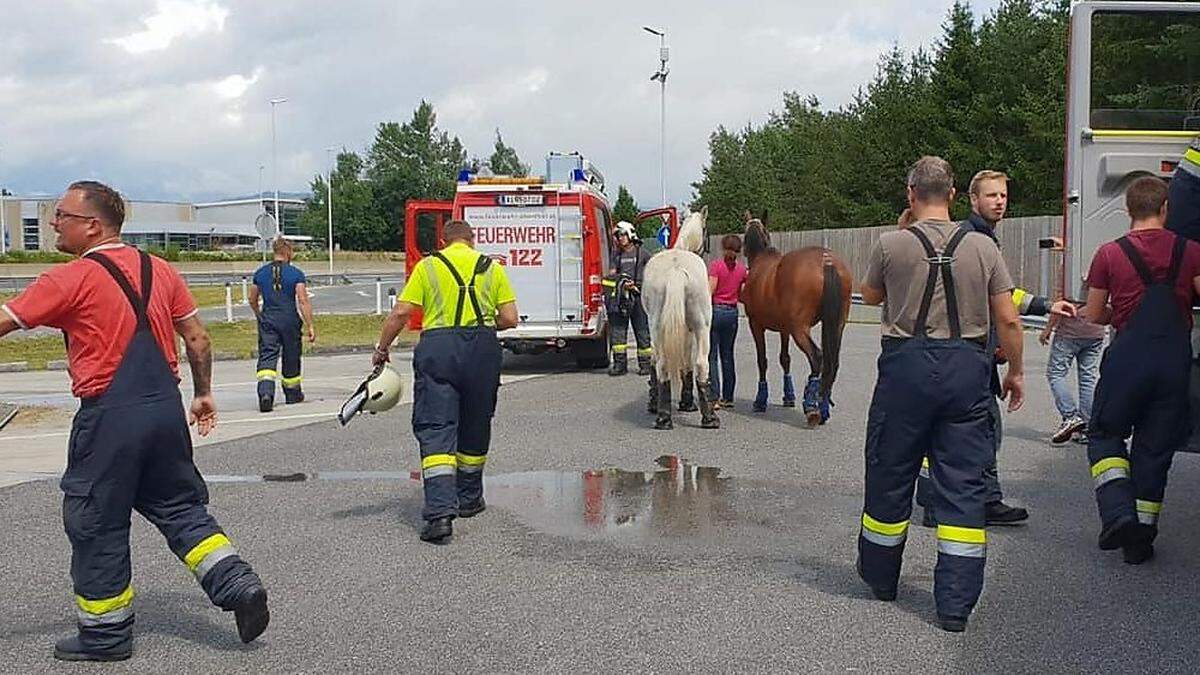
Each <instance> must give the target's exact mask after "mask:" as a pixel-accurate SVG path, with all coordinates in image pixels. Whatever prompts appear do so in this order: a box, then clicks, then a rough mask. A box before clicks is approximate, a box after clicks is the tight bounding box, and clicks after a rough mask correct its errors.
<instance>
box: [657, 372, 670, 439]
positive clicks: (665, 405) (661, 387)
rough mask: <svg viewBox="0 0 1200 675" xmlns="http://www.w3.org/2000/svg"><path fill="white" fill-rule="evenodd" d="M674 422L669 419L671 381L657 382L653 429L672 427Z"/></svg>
mask: <svg viewBox="0 0 1200 675" xmlns="http://www.w3.org/2000/svg"><path fill="white" fill-rule="evenodd" d="M674 427H675V423H674V422H672V421H671V381H670V380H665V381H662V382H659V383H658V416H657V417H656V418H655V419H654V428H655V429H672V428H674Z"/></svg>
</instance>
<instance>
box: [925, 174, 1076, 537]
mask: <svg viewBox="0 0 1200 675" xmlns="http://www.w3.org/2000/svg"><path fill="white" fill-rule="evenodd" d="M968 192H969V196H970V199H971V215H970V217H968V218H967V220H965V221H963V222H962V223H961V225H962V226H963V227H966V228H969V229H971V230H972V231H975V232H979V233H981V234H985V235H987V236H988V238H990V239H991V240H992V241H993V242H995V243H996V245H997V246H999V245H1000V239H999V238H998V237H997V236H996V227H997V226H998V225H999V224H1000V221H1001V220H1002V219H1003V218H1004V214H1005V212H1006V211H1007V210H1008V176H1007V175H1005V174H1004V173H1002V172H1000V171H991V170H984V171H980V172H978V173H976V174H975V176H974V177H972V178H971V183H970V187H969V189H968ZM902 220H903V216H902ZM1012 300H1013V304H1014V305H1015V306H1016V308H1017V311H1018V312H1019V313H1020V314H1022V315H1026V316H1029V315H1032V316H1042V315H1045V314H1049V313H1050V312H1054V313H1056V314H1062V315H1067V316H1070V315H1073V314H1074V312H1075V309H1074V307H1073V306H1071V305H1070V304H1069V303H1067V302H1065V301H1062V300H1060V301H1058V302H1055V303H1051V302H1050V300H1049V299H1048V298H1046V297H1044V296H1040V295H1035V294H1033V293H1030V292H1029V291H1026V290H1025V289H1023V288H1014V289H1013V293H1012ZM997 347H998V345H997V342H996V331H995V329H993V330H992V331H991V332H990V334H989V338H988V351H989V352H991V353H993V354H995V357H994V360H993V364H992V368H991V372H992V374H991V381H990V383H989V390H990V391H991V393H992V394H993V397H992V398H990V399H989V404H988V420H989V423H990V424H991V425H992V427H993V429H994V433H993V438H994V439H995V442H996V444H995V448H994V450H995V452H994V453H993V454H998V453H999V451H1000V444H1001V442H1002V441H1003V438H1004V423H1003V420H1002V419H1001V416H1000V404H999V402H998V399H997V397H999V396H1000V393H1001V387H1000V371H999V369H998V368H997V366H998V365H1000V364H1002V363H1004V358H1003V350H999V349H997ZM1077 430H1078V429H1077V428H1076V429H1072V430H1071V432H1072V433H1074V432H1075V431H1077ZM984 478H985V480H986V482H987V506H986V515H987V524H988V525H1016V524H1019V523H1022V522H1024V521H1026V520H1028V519H1029V511H1028V510H1027V509H1024V508H1021V507H1014V506H1009V505H1008V504H1005V503H1004V492H1003V491H1002V490H1001V489H1000V475H999V472H998V470H997V467H996V459H995V457H993V459H992V461H991V462H990V463H989V464H988V467H987V471H986V472H985V474H984ZM929 481H930V476H929V459H928V458H925V460H923V461H922V465H921V474H920V477H919V478H918V479H917V503H918V504H920V505H921V506H924V507H926V508H925V510H924V513H923V515H922V518H921V524H922V525H924V526H925V527H934V526H935V525H936V524H937V523H936V522H935V519H934V517H933V512H932V511H931V510H930V509H929V508H928V504H929V501H928V499H929V495H930V492H931V490H932V488H931V487H930V484H929Z"/></svg>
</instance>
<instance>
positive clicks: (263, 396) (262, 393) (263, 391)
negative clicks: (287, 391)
mask: <svg viewBox="0 0 1200 675" xmlns="http://www.w3.org/2000/svg"><path fill="white" fill-rule="evenodd" d="M274 407H275V380H259V381H258V411H259V412H265V413H268V412H271V409H272V408H274Z"/></svg>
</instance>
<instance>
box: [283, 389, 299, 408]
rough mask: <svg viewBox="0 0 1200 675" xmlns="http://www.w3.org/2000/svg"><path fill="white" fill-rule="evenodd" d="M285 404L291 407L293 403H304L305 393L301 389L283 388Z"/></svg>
mask: <svg viewBox="0 0 1200 675" xmlns="http://www.w3.org/2000/svg"><path fill="white" fill-rule="evenodd" d="M283 402H284V403H286V404H288V405H291V404H293V403H304V392H303V391H302V390H300V389H298V388H297V389H288V388H287V387H284V388H283Z"/></svg>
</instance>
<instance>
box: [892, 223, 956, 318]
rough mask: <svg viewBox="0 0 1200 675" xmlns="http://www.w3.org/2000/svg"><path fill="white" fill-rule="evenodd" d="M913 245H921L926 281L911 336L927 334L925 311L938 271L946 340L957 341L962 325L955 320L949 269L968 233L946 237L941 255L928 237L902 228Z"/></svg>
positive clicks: (931, 299)
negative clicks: (947, 326)
mask: <svg viewBox="0 0 1200 675" xmlns="http://www.w3.org/2000/svg"><path fill="white" fill-rule="evenodd" d="M906 229H907V231H908V232H911V233H912V234H913V236H915V237H916V238H917V241H919V242H920V243H921V247H922V248H924V249H925V256H926V260H927V261H928V262H929V277H928V278H926V280H925V293H924V295H922V296H921V308H920V309H919V310H918V312H917V320H916V323H915V324H914V325H913V333H914V335H915V336H917V337H925V336H926V334H927V333H928V329H927V326H926V324H927V322H928V321H929V308H930V305H931V304H932V303H933V292H934V290H935V289H936V287H937V277H938V268H941V271H942V286H943V288H944V289H945V293H946V317H947V320H948V322H949V324H950V337H951V338H953V339H955V340H957V339H959V338H961V337H962V324H961V322H960V321H959V316H958V297H957V295H956V293H955V289H954V275H953V273H952V272H951V269H950V265H951V263H953V262H954V257H953V256H954V251H955V249H957V248H958V244H959V242H961V241H962V240H963V237H965V236H967V232H968V230H967V229H966V228H964V227H961V226H960V227H959V228H958V229H957V230H955V232H954V234H953V235H951V236H950V241H948V242H947V243H946V247H945V248H944V249H943V250H942V253H941V255H939V254H938V253H937V251H935V250H934V248H933V242H931V241H929V237H928V236H926V234H925V233H924V232H922V231H921V229H920V228H918V227H909V228H906Z"/></svg>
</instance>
